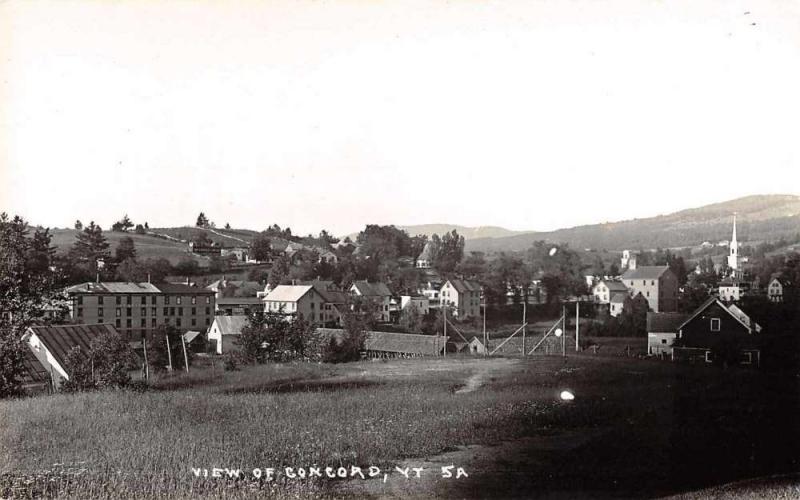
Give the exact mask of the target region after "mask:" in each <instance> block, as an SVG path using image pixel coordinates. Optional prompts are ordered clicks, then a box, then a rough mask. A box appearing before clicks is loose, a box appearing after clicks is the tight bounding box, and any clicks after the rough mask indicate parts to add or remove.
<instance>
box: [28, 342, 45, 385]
mask: <svg viewBox="0 0 800 500" xmlns="http://www.w3.org/2000/svg"><path fill="white" fill-rule="evenodd" d="M28 347H30V346H28ZM31 349H32V347H31ZM31 349H24V350H23V351H22V383H23V384H37V383H42V382H47V381H48V380H50V374H49V373H48V372H47V370H46V369H45V368H44V366H42V363H41V362H40V361H39V359H38V358H37V357H36V356H34V354H33V352H32V351H31Z"/></svg>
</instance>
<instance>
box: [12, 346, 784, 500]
mask: <svg viewBox="0 0 800 500" xmlns="http://www.w3.org/2000/svg"><path fill="white" fill-rule="evenodd" d="M476 373H482V374H483V375H484V378H483V380H481V381H480V383H479V387H478V388H477V390H474V391H472V392H467V393H461V392H459V391H458V389H459V388H461V387H463V386H464V385H465V383H466V380H467V379H469V378H470V377H471V376H474V375H475V374H476ZM765 383H766V379H764V376H763V375H761V374H759V373H756V372H742V371H731V372H728V373H724V374H723V373H721V372H716V371H713V370H708V369H695V368H690V367H675V366H674V365H671V364H664V363H657V362H652V361H651V362H648V361H638V360H628V359H625V360H621V359H612V358H602V357H589V356H582V357H572V358H570V359H569V360H568V362H566V363H565V362H564V361H563V360H562V359H560V358H557V357H552V358H536V359H530V360H524V361H522V360H505V359H502V358H501V359H491V360H483V359H477V360H474V359H465V358H461V359H458V358H455V359H453V358H448V359H419V360H403V361H390V362H361V363H353V364H347V365H337V366H333V365H319V364H283V365H264V366H258V367H248V368H245V369H244V370H242V371H239V372H220V371H217V372H214V373H211V372H202V371H195V372H193V373H192V374H191V375H190V376H177V377H174V378H170V379H164V380H161V381H158V382H156V383H155V384H154V385H155V388H154V389H153V390H150V391H148V392H144V393H135V392H122V391H120V392H98V393H89V394H79V395H56V396H44V397H37V398H28V399H22V400H17V401H5V402H1V403H0V421H2V422H3V428H2V430H1V431H0V474H2V479H1V480H0V496H18V497H31V496H40V495H43V496H60V497H74V498H102V497H106V498H189V497H205V496H208V497H222V498H244V497H252V496H255V494H256V493H257V494H258V495H264V494H267V495H269V496H275V497H297V496H300V497H324V496H330V495H336V494H338V493H337V492H338V491H339V490H337V489H335V488H334V486H335V481H330V480H325V479H314V480H302V481H301V480H291V479H287V478H286V477H279V478H278V480H277V481H272V482H266V481H263V480H262V481H256V480H253V479H252V478H251V479H248V480H238V481H237V480H228V479H212V478H203V477H201V478H196V477H195V476H194V474H193V473H192V468H193V467H195V468H208V469H211V468H213V467H228V468H241V469H243V470H246V471H251V470H252V469H253V468H268V467H272V468H275V469H278V470H280V469H281V468H282V467H286V466H292V467H310V466H314V465H317V466H321V467H325V466H333V467H339V466H345V467H351V466H359V467H363V468H364V469H365V470H366V468H367V467H369V466H370V465H376V466H379V467H383V468H385V467H387V466H390V465H393V464H395V463H398V462H399V461H401V460H403V459H406V458H414V457H430V456H434V455H437V454H440V453H442V452H446V451H449V450H453V449H455V448H456V447H458V446H462V445H467V444H486V445H494V444H497V443H500V442H504V441H507V440H514V439H519V438H523V437H526V436H555V437H556V438H558V436H559V435H561V434H563V433H567V432H569V433H572V434H575V433H577V434H581V433H582V434H585V435H586V436H591V439H587V440H586V442H585V443H584V444H581V446H579V447H577V448H576V447H575V446H569V447H566V446H565V447H564V448H563V449H559V447H558V446H554V447H551V449H549V450H534V451H536V454H535V459H532V460H528V459H525V460H523V461H521V462H520V463H517V464H515V465H514V467H505V468H503V467H495V468H494V470H495V471H496V470H500V471H501V474H502V476H498V477H491V476H490V475H483V476H482V475H481V474H480V473H473V474H472V475H471V476H470V478H469V480H466V481H462V482H460V483H459V485H460V487H461V488H462V490H458V491H456V492H454V491H453V490H447V491H441V492H439V493H440V494H444V495H447V494H449V493H457V494H458V496H483V495H484V494H486V493H488V492H495V493H496V494H498V495H500V496H509V495H510V496H531V495H532V494H534V493H542V494H543V493H546V492H547V491H549V490H555V491H561V490H562V489H565V488H566V489H567V490H569V489H570V488H573V489H575V491H579V490H580V491H594V492H595V493H596V494H597V495H599V496H603V494H620V493H622V494H629V495H634V496H651V495H653V494H655V493H669V492H676V491H681V489H682V488H688V487H700V486H707V485H712V484H716V483H715V482H721V481H726V480H732V479H736V478H740V477H748V475H752V476H755V475H759V474H762V473H763V472H764V471H765V470H764V469H765V468H766V469H769V465H768V464H765V463H764V460H763V458H764V457H763V456H762V454H765V453H767V452H770V451H774V448H766V447H767V446H770V447H772V446H773V444H774V443H772V442H769V443H765V442H764V441H763V438H764V433H763V432H757V433H756V434H753V433H752V430H749V429H748V427H749V426H751V425H754V424H755V422H761V423H764V422H769V418H771V414H770V413H769V411H770V407H769V405H766V406H765V404H760V403H759V401H762V400H763V401H770V400H771V399H770V398H771V397H772V396H774V394H762V393H763V390H764V388H765V387H766V386H765V385H764V384H765ZM565 388H569V389H572V390H573V391H574V392H575V393H576V395H577V398H576V400H575V401H573V402H570V403H564V402H561V401H559V400H558V399H557V394H558V393H559V391H561V390H562V389H565ZM747 398H750V400H748V399H747ZM704 401H706V402H707V403H704ZM785 401H786V399H785V398H784V402H785ZM698 405H699V406H698ZM703 405H706V407H705V408H704V407H703ZM729 415H739V418H738V419H733V418H729V417H726V416H729ZM782 415H783V414H781V415H778V419H777V420H776V421H774V422H773V423H774V424H775V425H785V424H784V423H783V422H784V421H783V420H782ZM726 418H727V420H726ZM713 419H717V421H714V422H711V420H713ZM720 419H721V420H720ZM712 424H713V425H712ZM745 431H749V432H750V433H751V435H750V436H748V435H747V434H745V433H744V432H745ZM742 436H745V437H746V438H747V439H744V440H743V439H742ZM785 437H788V438H794V434H790V435H788V434H787V436H785ZM708 446H712V448H708ZM713 446H719V447H720V448H719V449H718V450H715V449H714V448H713ZM751 453H754V454H756V455H758V457H757V458H756V459H753V460H751V461H750V462H748V460H750V459H749V458H748V457H749V455H750V454H751ZM704 455H707V457H706V456H704ZM745 455H748V457H745ZM687 457H688V458H689V459H691V460H706V459H714V458H716V459H722V458H724V459H725V460H727V464H721V465H718V466H717V468H716V469H715V471H716V472H715V473H714V474H711V475H710V476H709V475H708V474H697V475H692V473H691V471H692V469H691V468H689V467H683V468H682V467H681V465H680V463H679V464H677V469H676V465H675V464H676V462H675V461H676V460H681V459H683V460H684V462H686V459H687ZM773 458H774V459H775V460H778V459H779V457H773ZM501 459H502V457H499V458H498V460H501ZM780 460H781V462H780V464H781V465H782V466H785V465H787V464H786V463H785V460H784V459H783V458H780ZM740 461H741V463H740ZM498 464H502V462H501V461H499V462H498ZM566 464H569V466H566ZM484 465H485V466H486V464H484ZM494 465H497V464H494ZM789 465H790V464H789ZM486 467H487V470H488V469H491V467H489V466H486ZM773 469H774V467H773ZM477 472H479V471H477ZM767 472H769V470H767ZM487 474H488V473H487ZM515 474H516V475H517V476H515ZM523 478H524V480H522V479H523ZM493 481H495V482H493ZM442 487H445V486H442ZM480 487H483V489H476V488H480ZM509 488H510V489H509ZM519 488H522V489H519ZM470 492H471V493H470ZM431 493H434V492H431ZM597 495H595V496H597Z"/></svg>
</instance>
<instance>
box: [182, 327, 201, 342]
mask: <svg viewBox="0 0 800 500" xmlns="http://www.w3.org/2000/svg"><path fill="white" fill-rule="evenodd" d="M199 335H200V332H198V331H196V330H189V331H188V332H186V333H184V334H183V340H184V341H185V342H186V343H187V344H191V343H192V341H193V340H194V339H196V338H197V337H198V336H199Z"/></svg>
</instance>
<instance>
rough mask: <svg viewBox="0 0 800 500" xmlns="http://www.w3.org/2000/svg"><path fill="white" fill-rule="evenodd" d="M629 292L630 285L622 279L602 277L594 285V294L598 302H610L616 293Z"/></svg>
mask: <svg viewBox="0 0 800 500" xmlns="http://www.w3.org/2000/svg"><path fill="white" fill-rule="evenodd" d="M619 292H621V293H624V294H625V295H627V294H628V287H627V286H625V284H624V283H622V282H621V281H612V280H608V279H602V280H600V281H599V282H597V284H596V285H594V286H593V287H592V296H593V297H594V301H595V302H596V303H598V304H610V303H611V298H612V297H613V296H614V294H615V293H619Z"/></svg>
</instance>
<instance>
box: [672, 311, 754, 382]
mask: <svg viewBox="0 0 800 500" xmlns="http://www.w3.org/2000/svg"><path fill="white" fill-rule="evenodd" d="M677 330H678V335H677V338H676V339H675V344H676V346H675V347H674V348H673V359H675V360H680V361H682V360H686V361H689V362H705V363H712V362H713V361H714V355H715V354H714V353H715V351H717V350H719V349H724V348H735V349H736V350H738V352H739V362H740V363H741V364H743V365H754V366H758V365H759V364H760V361H761V350H760V348H759V340H760V339H759V336H758V334H759V333H760V332H761V326H760V325H759V324H758V323H756V322H755V321H753V320H752V319H751V318H750V317H749V316H748V315H747V314H746V313H745V312H744V311H743V310H742V309H741V308H739V307H738V306H736V305H733V304H732V305H726V304H725V303H723V302H722V301H721V300H719V298H717V297H710V298H709V299H708V300H706V301H705V302H704V303H703V304H702V305H701V306H700V307H698V308H697V309H696V310H695V311H694V312H693V313H692V314H690V315H689V316H688V317H687V318H686V319H685V320H684V321H683V322H682V323H681V324H680V325H679V326H678V327H677Z"/></svg>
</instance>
